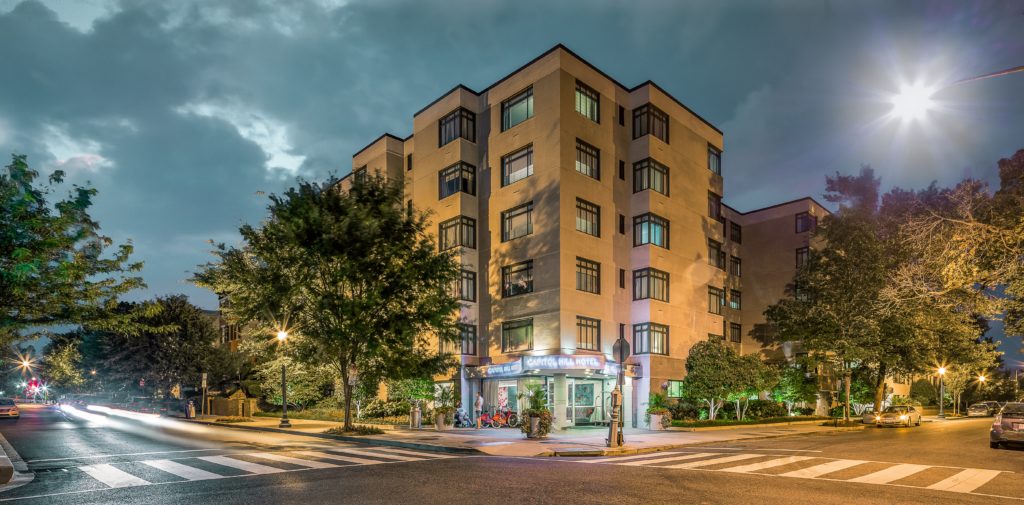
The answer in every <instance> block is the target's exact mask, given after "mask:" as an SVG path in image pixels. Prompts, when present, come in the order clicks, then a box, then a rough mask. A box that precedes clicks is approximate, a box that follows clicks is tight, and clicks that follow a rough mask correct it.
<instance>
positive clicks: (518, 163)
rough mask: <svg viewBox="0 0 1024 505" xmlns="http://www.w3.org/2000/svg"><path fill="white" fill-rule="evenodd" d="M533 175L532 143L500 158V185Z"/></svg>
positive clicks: (506, 184)
mask: <svg viewBox="0 0 1024 505" xmlns="http://www.w3.org/2000/svg"><path fill="white" fill-rule="evenodd" d="M531 175H533V145H532V144H531V145H528V146H526V147H524V148H522V149H519V150H518V151H515V152H513V153H511V154H508V155H505V156H503V157H502V158H501V185H502V186H508V185H509V184H512V183H513V182H516V181H520V180H523V179H525V178H527V177H529V176H531Z"/></svg>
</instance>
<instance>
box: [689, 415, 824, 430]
mask: <svg viewBox="0 0 1024 505" xmlns="http://www.w3.org/2000/svg"><path fill="white" fill-rule="evenodd" d="M826 419H828V418H827V417H815V416H783V417H769V418H765V419H744V420H742V421H737V420H735V419H716V420H714V421H709V420H706V419H705V420H703V421H685V420H675V421H672V426H673V427H675V428H707V427H710V426H743V425H746V424H781V423H792V422H797V421H818V420H826Z"/></svg>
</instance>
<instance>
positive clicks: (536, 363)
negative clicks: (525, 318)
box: [466, 354, 639, 379]
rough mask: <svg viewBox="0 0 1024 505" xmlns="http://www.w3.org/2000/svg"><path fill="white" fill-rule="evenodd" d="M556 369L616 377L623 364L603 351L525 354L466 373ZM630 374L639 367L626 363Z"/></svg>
mask: <svg viewBox="0 0 1024 505" xmlns="http://www.w3.org/2000/svg"><path fill="white" fill-rule="evenodd" d="M555 373H564V374H570V375H598V376H607V377H615V376H617V375H618V373H619V364H618V363H615V362H613V361H610V360H607V359H605V357H604V355H601V354H548V355H543V356H522V357H520V358H519V359H516V360H514V361H509V362H507V363H500V364H496V365H484V366H478V367H472V366H468V367H466V375H467V376H468V377H470V378H475V379H482V378H488V377H515V376H521V375H532V374H537V375H551V374H555ZM626 375H627V376H630V377H638V376H639V367H638V366H635V365H626Z"/></svg>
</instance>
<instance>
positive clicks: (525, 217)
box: [501, 202, 533, 242]
mask: <svg viewBox="0 0 1024 505" xmlns="http://www.w3.org/2000/svg"><path fill="white" fill-rule="evenodd" d="M531 233H533V202H527V203H524V204H522V205H520V206H518V207H515V208H513V209H509V210H506V211H505V212H502V213H501V241H502V242H507V241H509V240H512V239H517V238H519V237H525V236H527V235H529V234H531Z"/></svg>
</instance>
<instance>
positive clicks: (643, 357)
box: [340, 45, 828, 427]
mask: <svg viewBox="0 0 1024 505" xmlns="http://www.w3.org/2000/svg"><path fill="white" fill-rule="evenodd" d="M723 149H724V144H723V134H722V131H721V130H719V129H718V128H716V127H715V126H714V125H712V124H711V123H709V122H708V121H707V120H705V119H703V118H702V117H700V116H699V115H697V114H696V113H695V112H694V111H692V110H690V109H689V108H687V107H686V106H685V105H684V104H682V103H681V102H680V101H679V100H677V99H676V98H674V97H672V96H671V95H669V94H668V93H667V92H665V91H664V90H663V89H662V88H660V87H659V86H658V85H656V84H655V83H653V82H650V81H648V82H645V83H642V84H639V85H637V86H634V87H632V88H627V87H626V86H624V85H622V84H620V83H619V82H617V81H616V80H615V79H613V78H611V77H609V76H608V75H607V74H605V73H604V72H602V71H601V70H599V69H597V68H596V67H594V66H593V65H591V64H589V63H588V62H586V61H585V60H583V59H582V58H580V57H579V56H577V55H576V54H574V53H573V52H572V51H570V50H569V49H567V48H566V47H564V46H562V45H558V46H556V47H554V48H552V49H551V50H549V51H547V52H545V53H544V54H542V55H540V56H539V57H537V58H536V59H534V60H533V61H531V62H529V63H527V64H526V65H524V66H523V67H521V68H519V69H518V70H516V71H515V72H513V73H511V74H509V75H508V76H506V77H504V78H502V79H500V80H499V81H497V82H495V83H494V84H492V85H490V86H489V87H487V88H486V89H484V90H482V91H474V90H471V89H469V88H467V87H466V86H463V85H458V86H456V87H455V88H453V89H452V90H450V91H449V92H447V93H445V94H444V95H443V96H441V97H440V98H438V99H437V100H435V101H434V102H433V103H431V104H429V105H427V106H426V107H424V108H423V109H421V110H420V111H419V112H417V113H416V114H414V116H413V125H412V134H411V135H409V136H408V137H405V138H400V137H397V136H394V135H391V134H384V135H382V136H381V137H379V138H378V139H376V140H375V141H373V142H372V143H370V144H369V145H368V146H366V147H365V148H363V149H362V150H361V151H359V152H358V153H356V154H355V155H354V156H353V158H352V173H351V174H350V175H349V176H346V177H345V178H344V179H342V181H341V183H340V185H341V188H342V190H344V189H345V188H347V187H349V186H350V185H351V184H353V183H355V182H357V181H359V180H360V179H361V178H363V177H366V176H367V175H370V174H379V175H382V176H384V177H386V178H387V179H389V180H395V181H401V182H402V184H403V185H404V187H405V195H406V199H407V200H408V203H409V204H410V205H413V206H414V207H415V208H417V209H420V210H425V211H427V212H429V214H430V230H431V233H433V234H436V238H437V242H438V246H439V247H440V248H441V249H442V250H448V249H454V250H455V251H456V253H457V255H458V258H459V260H460V262H461V265H462V278H461V282H460V283H459V286H458V288H457V291H458V294H459V297H460V298H461V299H462V301H463V305H462V309H461V314H460V319H461V321H462V323H463V339H462V342H461V345H458V346H455V348H444V349H441V350H442V351H444V352H451V353H453V354H455V355H457V356H459V358H460V359H459V361H460V363H461V366H460V367H459V369H458V370H457V371H456V372H455V373H454V375H453V376H451V377H445V378H438V379H439V382H445V381H447V382H451V383H458V384H459V385H460V391H461V399H462V404H463V405H472V399H473V398H474V396H475V393H476V391H482V392H483V394H484V398H485V402H486V404H487V406H488V407H503V408H504V407H507V408H511V409H518V408H519V402H518V401H517V395H518V393H520V392H523V391H524V390H525V388H526V387H527V386H529V385H532V384H536V385H541V386H544V387H546V388H547V390H548V393H549V394H548V401H549V402H550V403H551V407H552V410H553V412H554V417H555V423H556V426H557V427H568V426H574V425H587V424H601V423H603V422H606V421H607V419H608V417H609V413H608V405H609V396H610V393H611V390H612V389H613V387H614V380H615V377H616V374H617V373H618V371H619V365H618V364H616V363H615V361H614V360H613V359H612V354H611V353H612V345H613V344H614V343H615V341H616V339H618V338H619V337H620V336H621V337H623V338H625V339H626V340H627V341H628V342H629V344H630V346H631V348H632V355H631V356H630V358H629V359H628V360H627V363H626V365H625V375H626V383H625V388H624V394H625V398H624V401H625V422H626V425H627V426H635V427H642V426H643V425H644V415H643V413H644V411H645V409H646V407H647V402H648V397H649V394H650V393H652V392H663V393H666V394H668V395H669V396H673V395H677V394H678V391H679V381H680V380H681V379H682V378H683V376H684V375H685V369H684V365H685V362H686V357H687V354H688V352H689V349H690V347H691V346H693V344H695V343H696V342H698V341H701V340H704V339H708V338H719V339H724V340H725V341H726V342H728V343H729V344H730V345H733V346H735V348H736V349H737V350H739V351H740V352H743V353H755V352H762V353H764V354H765V355H766V356H767V357H769V358H770V359H784V358H786V357H792V356H791V354H792V350H791V349H788V348H787V347H785V346H783V347H782V348H777V349H776V348H770V349H767V348H765V347H764V346H763V345H762V344H761V343H760V342H759V341H758V340H757V339H755V338H754V336H755V335H756V332H757V331H760V330H763V328H764V327H763V325H762V323H763V322H764V320H763V316H762V313H763V311H764V310H765V308H766V307H767V305H769V304H771V303H773V302H775V301H776V300H778V299H779V298H780V297H781V296H783V293H784V289H785V286H786V284H787V283H789V282H790V281H791V280H792V278H793V274H794V272H795V268H796V265H797V264H798V263H799V262H800V261H801V258H802V257H805V256H802V255H805V254H806V250H807V249H806V248H807V247H809V246H811V244H810V243H809V242H808V241H809V232H810V231H811V230H812V229H813V228H814V226H815V224H816V222H817V219H818V217H820V216H823V215H824V214H826V213H827V212H828V211H827V210H826V209H825V208H823V207H822V206H821V205H819V204H818V203H817V202H815V201H814V200H813V199H810V198H804V199H800V200H796V201H792V202H788V203H782V204H779V205H775V206H772V207H768V208H765V209H760V210H754V211H749V212H739V211H737V210H734V209H733V208H731V207H728V206H726V205H724V204H723V203H722V199H723V196H724V194H723V167H722V162H721V159H722V151H723ZM759 329H760V330H759ZM787 353H789V354H790V356H787Z"/></svg>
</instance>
